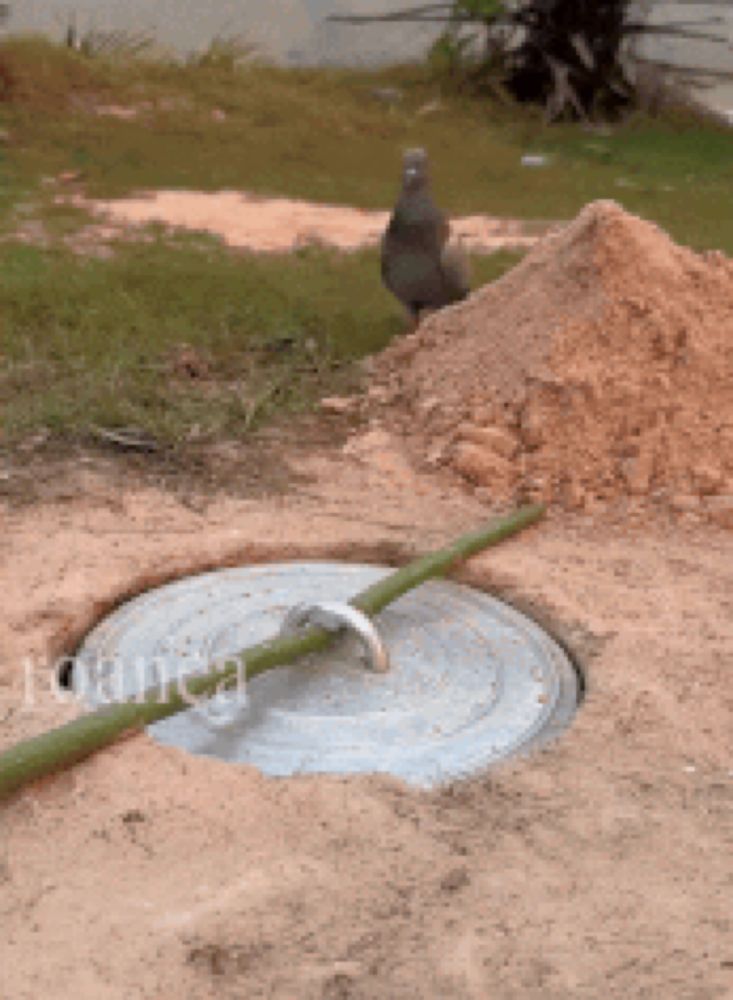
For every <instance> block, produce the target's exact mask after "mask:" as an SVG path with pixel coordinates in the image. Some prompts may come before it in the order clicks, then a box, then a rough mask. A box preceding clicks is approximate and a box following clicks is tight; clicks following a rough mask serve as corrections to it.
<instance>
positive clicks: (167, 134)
mask: <svg viewBox="0 0 733 1000" xmlns="http://www.w3.org/2000/svg"><path fill="white" fill-rule="evenodd" d="M0 58H4V59H5V60H6V62H7V64H8V65H9V67H10V69H11V72H12V74H13V76H14V79H15V89H14V93H13V99H12V101H10V102H9V103H6V104H4V105H0V130H1V129H5V130H7V132H8V135H9V138H8V139H7V141H4V140H2V139H1V138H0V231H2V232H4V234H5V237H6V240H7V237H8V236H10V235H11V234H12V233H13V232H14V231H15V230H16V229H17V228H18V225H19V224H20V223H22V222H24V221H25V222H27V221H34V220H35V221H39V220H40V221H42V222H43V224H44V226H45V227H46V229H47V231H48V232H49V233H50V235H51V239H52V244H53V245H52V246H51V247H50V248H47V249H41V248H38V247H36V248H34V247H30V246H20V245H18V244H17V243H14V242H12V240H11V242H7V241H6V242H5V243H4V244H2V246H1V248H0V256H1V257H2V261H1V262H0V263H1V269H0V293H1V294H2V303H3V306H2V312H1V313H0V320H1V322H2V327H3V333H4V344H3V348H2V353H3V359H2V360H1V361H0V403H2V405H3V410H4V414H5V417H4V431H5V437H6V440H10V441H17V440H20V439H22V438H23V436H24V435H27V434H29V433H31V432H33V431H34V430H37V429H38V428H39V427H45V428H48V429H50V430H52V431H53V432H54V433H55V434H57V435H59V436H72V437H78V436H82V437H83V436H84V435H85V434H87V433H88V429H89V427H90V426H91V425H100V426H104V427H114V426H135V427H139V428H142V429H144V430H145V431H147V432H149V433H152V434H154V435H155V436H156V437H159V438H162V439H165V440H167V441H177V442H180V441H185V440H187V439H190V438H192V437H199V438H200V437H203V438H210V437H216V436H218V435H221V434H237V433H245V432H247V431H248V430H249V429H250V428H251V427H252V426H253V425H255V424H256V423H258V422H261V421H263V420H266V419H268V418H269V417H270V416H271V415H273V414H275V413H280V412H282V411H283V410H289V411H297V410H298V409H302V408H304V407H307V406H309V405H311V403H312V401H313V399H314V398H315V397H316V396H317V395H318V394H319V393H325V392H331V391H333V390H334V387H338V386H340V385H342V384H343V382H344V380H346V381H347V382H348V379H349V377H350V376H349V374H348V373H349V362H350V360H351V359H353V358H356V357H361V356H363V355H364V354H368V353H370V352H372V351H375V350H377V349H379V348H380V347H382V346H383V345H384V344H386V343H387V342H388V341H389V339H390V338H391V337H392V336H394V335H395V334H396V333H397V332H398V331H399V330H401V329H403V320H402V318H401V315H400V312H399V310H398V308H397V306H396V304H395V303H394V302H393V301H392V300H391V299H390V297H389V296H388V295H387V294H386V293H385V291H384V290H383V288H382V287H381V283H380V281H379V273H378V264H377V259H376V252H374V251H372V252H363V253H358V254H354V255H339V254H336V253H329V252H326V251H323V250H315V249H312V250H307V251H303V252H301V253H298V254H295V255H290V256H285V257H271V256H268V257H256V256H252V255H242V254H232V253H229V252H228V251H226V250H225V249H224V248H222V247H221V246H220V245H218V244H217V243H216V242H215V241H213V240H208V239H205V238H202V237H195V238H193V237H192V238H190V239H184V238H181V239H175V240H172V239H170V238H162V237H160V238H158V239H157V240H155V241H154V242H152V243H149V244H148V243H141V244H139V245H134V244H133V245H130V244H125V245H120V246H119V247H118V248H117V249H116V251H115V255H114V256H113V257H112V259H109V260H98V259H81V258H78V257H75V256H73V255H72V254H71V253H69V252H68V251H66V250H64V249H63V248H62V247H61V246H60V243H59V240H58V237H60V236H61V235H63V234H69V233H73V232H74V230H75V229H77V228H78V227H79V226H80V225H82V224H83V223H84V222H85V221H86V219H85V216H84V214H83V213H81V212H79V211H78V210H77V209H73V208H70V207H69V206H68V205H61V204H58V203H57V202H55V201H54V195H55V194H56V193H58V191H59V186H58V185H56V184H54V183H53V182H52V179H53V178H54V177H56V176H57V175H58V174H59V173H61V172H64V171H80V172H81V176H82V184H83V189H84V191H85V193H86V194H88V195H91V196H106V197H109V196H122V195H125V194H127V193H130V192H131V191H134V190H137V189H144V188H157V187H166V188H171V187H174V188H175V187H179V188H194V189H203V190H216V189H221V188H238V189H247V190H250V191H255V192H259V193H263V194H277V195H289V196H296V197H304V198H312V199H315V200H320V201H329V202H335V203H343V204H353V205H357V206H362V207H365V208H370V207H382V208H383V207H386V206H389V205H390V204H391V203H392V202H393V200H394V197H395V193H396V189H397V184H398V165H399V159H400V156H401V152H402V150H403V149H404V148H405V147H406V146H410V145H424V146H426V147H427V148H428V150H429V151H430V154H431V160H432V165H433V174H434V178H435V188H436V194H437V196H438V198H439V200H440V202H441V203H442V204H443V205H444V206H445V208H446V209H447V210H448V211H449V212H450V213H465V212H487V213H491V214H496V215H503V216H516V217H520V218H524V219H562V218H570V217H572V216H573V215H574V214H575V213H576V212H577V211H578V210H579V209H580V208H581V207H582V206H583V205H584V204H586V203H587V202H588V201H590V200H593V199H596V198H615V199H616V200H618V201H620V202H622V203H623V204H624V205H625V206H626V207H627V208H628V209H630V210H631V211H634V212H638V213H640V214H642V215H644V216H646V217H648V218H652V219H655V220H656V221H658V222H659V223H660V224H662V225H663V226H664V227H665V228H667V229H668V230H669V231H670V232H671V233H672V235H673V236H674V237H675V238H676V239H677V240H679V241H680V242H683V243H687V244H690V245H693V246H695V247H699V248H709V247H710V248H712V247H715V248H720V249H723V250H726V251H727V252H728V253H733V213H731V212H727V211H724V210H722V209H721V206H722V207H723V208H724V207H725V206H726V205H730V204H731V203H732V202H733V197H732V196H733V158H731V156H730V147H731V134H730V131H725V130H724V129H722V128H718V127H716V126H714V125H710V124H707V123H702V122H700V121H695V120H694V119H692V118H691V117H689V116H685V115H683V114H679V115H677V116H676V117H668V118H666V119H664V120H658V119H655V120H651V119H646V118H644V117H642V116H637V117H636V118H633V119H631V120H629V121H628V122H626V123H625V124H623V125H620V126H618V127H615V128H614V129H613V130H612V131H611V132H610V133H609V134H602V133H597V132H587V131H583V130H582V129H580V128H578V127H571V126H559V127H554V128H551V129H548V128H545V127H544V126H543V125H542V123H541V120H540V118H539V116H538V115H536V114H533V113H531V112H527V111H524V110H521V111H518V110H517V109H516V108H513V107H512V108H510V107H505V106H500V105H496V104H490V103H488V102H483V103H481V102H476V101H473V102H472V101H469V100H466V99H464V98H461V97H459V96H456V95H452V94H450V93H441V90H440V86H439V84H438V83H437V82H436V81H435V79H433V78H431V76H430V73H429V72H428V71H427V70H425V69H423V68H420V67H405V68H397V69H392V70H389V71H381V72H366V71H341V70H281V69H275V68H272V67H267V66H260V65H255V64H250V65H245V66H243V67H241V66H240V67H237V66H236V65H235V63H234V62H232V61H231V60H227V59H224V60H221V59H212V60H208V61H207V60H203V61H199V63H198V64H196V65H177V64H174V63H172V62H165V61H162V60H158V61H155V60H147V61H146V60H141V59H138V60H124V59H117V60H112V59H92V60H90V59H85V58H83V57H82V56H79V55H77V54H75V53H71V52H68V51H66V50H64V49H62V48H59V47H56V46H53V45H50V44H48V43H46V42H42V41H39V40H37V39H26V40H13V41H9V42H6V43H4V44H3V45H2V46H0ZM384 86H397V87H399V88H400V89H401V91H402V94H403V98H402V100H401V101H400V102H399V103H398V104H396V105H394V106H390V105H387V104H385V103H384V102H383V101H380V100H379V99H377V98H376V97H375V96H374V93H373V91H374V88H377V87H384ZM109 104H117V105H125V106H135V107H137V108H138V109H139V117H138V118H137V119H135V120H133V121H121V120H118V119H115V118H112V117H104V116H100V115H99V114H97V113H95V109H96V108H97V107H99V106H100V105H109ZM214 111H223V112H224V113H225V116H226V117H225V119H224V120H223V121H217V120H215V118H214V116H213V115H212V112H214ZM537 152H542V153H546V154H547V155H548V156H549V165H548V166H547V167H545V168H541V169H530V168H524V167H522V166H521V164H520V160H521V157H522V155H523V154H524V153H537ZM50 179H51V182H49V181H50ZM516 259H517V257H516V255H507V254H499V255H495V256H494V257H491V258H484V259H481V260H477V262H476V283H480V282H482V281H486V280H489V279H490V278H492V277H496V276H498V275H499V274H500V273H502V272H503V271H504V270H505V269H506V268H507V267H508V266H510V265H511V263H513V261H515V260H516ZM181 344H190V345H192V346H193V347H194V348H195V349H196V350H197V351H199V352H200V353H201V355H202V356H204V357H205V358H206V359H207V364H208V366H209V374H208V375H207V376H206V377H205V378H198V379H191V378H188V379H187V378H186V377H179V376H175V375H173V374H171V372H172V368H171V359H172V358H173V357H174V356H175V354H176V351H177V350H178V349H179V347H180V345H181Z"/></svg>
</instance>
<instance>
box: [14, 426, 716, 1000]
mask: <svg viewBox="0 0 733 1000" xmlns="http://www.w3.org/2000/svg"><path fill="white" fill-rule="evenodd" d="M373 440H374V439H373V438H372V441H373ZM302 466H303V467H302V468H301V470H300V471H301V472H302V473H307V474H308V475H309V476H310V477H311V483H310V485H309V486H308V488H307V491H306V490H305V489H301V490H296V491H294V492H292V493H290V494H286V495H283V496H281V497H278V498H270V499H267V500H263V499H250V500H247V499H236V500H233V499H228V500H226V499H222V500H218V501H216V502H213V503H212V504H211V506H209V508H208V509H207V510H205V511H202V512H199V513H196V512H194V511H193V510H191V509H189V508H186V507H184V506H182V505H180V504H179V503H178V502H177V501H176V500H175V499H174V498H172V497H171V496H169V495H163V494H160V493H155V492H152V491H150V490H147V491H145V490H141V489H140V488H138V487H136V486H135V485H134V483H131V484H130V485H129V487H128V489H127V490H126V491H124V490H123V491H120V490H119V489H117V488H116V487H112V486H111V485H110V484H109V483H107V482H106V481H105V480H104V479H92V478H90V476H89V474H86V476H85V477H83V478H82V477H81V475H80V477H79V478H78V480H77V483H78V490H77V494H76V495H73V494H72V495H71V496H69V498H68V499H67V500H66V501H63V502H62V501H57V502H54V503H47V504H44V505H39V506H35V507H31V508H25V509H19V508H16V509H14V510H10V509H8V510H6V512H5V513H4V515H3V525H2V530H3V534H4V536H5V539H6V544H5V546H4V551H3V555H2V559H3V583H4V587H3V591H4V593H3V598H4V601H3V603H4V606H3V614H2V617H1V619H0V649H2V661H1V663H0V719H1V720H2V728H1V729H0V743H2V745H7V744H9V743H11V742H12V741H13V740H15V739H17V738H19V737H21V736H24V735H30V734H31V733H35V732H38V731H41V730H44V729H46V728H47V727H49V726H50V725H52V724H53V723H54V722H55V721H59V720H61V719H62V718H66V717H68V716H69V715H70V714H71V713H73V711H74V709H73V708H70V707H62V706H59V705H58V704H56V703H55V702H54V701H53V700H52V699H51V698H50V696H49V695H48V693H47V692H46V691H45V686H46V685H45V683H44V682H43V678H44V674H43V671H40V673H39V674H38V675H37V677H36V679H37V681H38V684H37V689H36V695H37V703H36V707H35V709H34V710H32V711H31V710H29V709H22V708H21V707H20V700H21V687H22V684H21V681H22V676H23V672H22V661H23V660H24V658H26V657H35V658H36V662H38V663H40V662H42V660H43V658H44V657H46V658H47V657H48V655H49V653H51V654H53V653H57V652H58V651H59V650H60V649H63V648H65V647H68V645H69V644H70V643H71V642H72V641H73V639H74V638H75V637H76V636H78V635H79V634H81V633H82V632H83V631H84V630H85V629H86V628H88V627H89V625H90V624H91V623H92V621H94V620H95V619H96V618H97V617H98V616H99V615H100V614H101V613H102V612H103V611H104V610H105V608H107V607H109V606H110V605H111V604H113V603H114V602H116V601H117V600H119V598H120V596H121V595H123V594H125V593H129V592H130V590H131V589H132V590H135V589H140V588H141V587H144V586H148V585H150V584H151V583H154V582H156V581H159V580H161V579H163V578H165V577H168V576H171V575H178V574H182V573H185V572H190V571H192V570H194V569H197V568H203V567H208V566H211V565H218V564H225V563H232V562H234V563H236V562H246V561H250V560H261V559H281V558H287V557H289V556H293V555H296V554H297V555H299V556H302V555H309V556H323V555H331V556H332V555H337V556H340V557H343V558H347V559H349V558H353V559H360V558H365V557H370V558H379V559H385V560H390V559H403V558H405V557H407V556H408V555H409V554H411V553H413V552H414V551H416V550H417V549H424V548H425V547H426V546H429V545H434V544H436V543H438V542H440V541H442V540H444V539H446V538H448V537H450V536H451V535H452V534H453V533H456V532H459V531H462V530H465V529H466V528H467V527H468V526H470V525H473V524H474V523H476V522H477V521H480V520H481V519H482V517H484V516H485V510H484V508H483V507H482V505H481V503H480V502H479V501H478V499H477V498H476V496H475V495H471V494H469V493H467V492H465V491H461V490H458V489H457V488H455V487H454V486H449V485H448V483H447V481H446V480H442V479H440V478H435V477H428V476H421V477H419V478H418V477H417V475H416V474H415V473H414V472H413V471H412V470H411V467H410V466H409V465H408V463H407V462H406V461H405V458H404V456H403V455H402V453H401V451H400V448H399V447H398V445H397V444H396V443H395V442H390V441H388V440H386V439H384V438H382V439H380V441H379V446H378V447H372V448H370V447H367V446H364V445H363V443H362V446H356V447H354V446H352V447H351V448H347V450H346V451H345V452H340V453H338V454H334V455H331V456H327V455H323V454H322V455H321V456H320V457H318V458H315V457H311V458H308V459H303V462H302ZM365 511H369V512H370V513H369V515H367V516H365V515H364V512H365ZM263 539H266V541H263ZM463 577H464V578H466V579H468V580H470V581H472V582H474V583H476V584H478V585H481V586H485V587H486V588H488V589H490V590H491V591H493V592H496V593H499V594H503V595H505V596H507V597H508V598H511V599H514V600H516V601H517V602H518V603H519V604H520V605H521V606H523V607H527V608H530V609H532V610H533V611H534V612H535V613H536V614H537V615H538V616H539V617H540V619H541V620H543V621H545V622H547V623H549V624H550V625H551V626H552V627H553V628H554V629H555V631H556V633H557V634H558V635H559V636H560V637H561V638H563V639H564V640H565V641H566V642H567V643H568V644H569V645H570V647H571V648H572V649H573V650H574V652H575V653H576V655H577V656H578V657H579V659H580V660H581V662H582V664H583V666H584V668H585V670H586V674H587V681H588V696H587V700H586V702H585V704H584V706H583V708H582V710H581V711H580V713H579V715H578V716H577V719H576V722H575V724H574V725H573V727H572V729H571V730H570V731H569V732H568V733H567V734H566V735H565V736H564V738H563V739H562V740H560V741H558V742H556V743H555V744H554V745H553V746H552V747H550V748H549V749H547V750H546V751H543V752H542V753H539V754H536V755H534V756H532V757H530V758H528V759H526V760H523V761H519V762H516V763H513V764H510V765H506V766H504V767H502V768H500V769H497V770H495V771H493V772H491V773H490V774H482V775H478V776H476V777H475V778H474V779H472V780H470V781H466V782H463V783H460V784H458V785H455V786H453V787H448V788H444V789H442V790H439V791H436V792H432V793H421V792H416V791H413V790H410V789H408V788H406V787H404V786H402V785H401V784H399V783H397V782H395V781H392V780H389V779H386V778H377V777H373V778H354V779H340V778H329V777H321V778H298V779H293V780H268V779H264V778H263V777H261V776H260V775H258V774H257V773H255V772H254V771H252V770H249V769H246V768H237V767H233V766H229V765H224V764H219V763H216V762H213V761H210V760H205V759H199V758H193V757H187V756H186V755H184V754H182V753H179V752H177V751H175V750H171V749H163V748H161V747H158V746H156V745H155V744H153V743H152V741H150V740H149V739H148V738H147V737H146V736H145V735H140V736H137V737H134V738H131V739H128V740H126V741H124V742H122V743H120V744H118V745H117V746H115V747H114V748H112V749H109V750H107V751H105V752H103V753H100V754H98V755H97V756H96V757H95V758H93V759H91V760H90V761H88V762H86V763H84V764H82V765H80V766H78V767H77V768H75V769H74V770H73V771H71V772H69V773H66V774H64V775H61V776H59V777H56V778H53V779H49V780H47V781H45V782H43V783H42V784H40V785H36V786H35V787H33V788H31V789H29V790H28V791H26V792H25V793H24V794H22V795H20V796H18V797H16V798H15V799H13V800H12V801H11V802H9V803H8V804H6V805H5V806H4V807H3V808H2V811H1V812H0V827H1V829H2V835H1V836H0V885H1V891H0V910H1V912H2V926H3V933H2V936H1V939H0V967H1V968H2V970H3V972H2V986H1V987H0V994H1V995H2V996H3V997H7V998H9V1000H10V998H12V1000H24V998H33V1000H37V998H38V997H42V996H52V997H55V998H67V997H68V998H71V997H74V998H77V1000H86V998H89V1000H92V998H93V1000H104V998H115V1000H117V998H123V997H124V998H146V1000H164V998H165V1000H168V998H173V997H187V998H189V997H190V998H196V1000H199V998H201V1000H203V998H209V997H218V998H227V997H232V998H234V997H237V998H241V997H247V998H250V997H252V998H260V997H262V998H265V997H274V998H283V1000H285V998H288V1000H290V998H293V997H298V998H306V1000H308V998H313V1000H315V998H346V997H349V998H374V1000H376V998H380V1000H383V998H386V997H389V998H390V1000H401V998H421V1000H422V998H435V1000H438V998H441V1000H444V998H456V1000H458V998H481V1000H515V998H516V1000H540V998H541V1000H566V998H568V997H578V998H583V1000H591V998H592V1000H595V998H598V1000H606V998H608V997H625V998H633V997H638V998H641V997H644V998H648V997H670V998H675V1000H713V998H721V1000H722V998H724V997H730V996H732V995H733V945H732V944H731V942H732V941H733V938H732V937H731V923H732V921H731V911H730V898H731V875H732V868H731V845H732V841H733V819H732V814H733V810H731V787H732V785H733V740H732V738H731V724H730V719H731V707H733V706H732V703H731V687H730V663H731V656H733V614H732V612H733V596H732V595H733V534H731V533H730V532H725V531H723V530H721V529H719V528H716V527H714V526H702V525H700V524H698V523H696V522H694V521H692V520H689V521H686V520H685V518H684V517H683V518H682V520H678V521H677V522H676V523H675V525H674V530H673V531H672V530H671V527H670V523H669V522H667V521H661V520H660V521H659V522H654V523H646V525H645V526H644V528H643V530H642V529H632V528H631V527H629V526H628V525H627V526H624V524H623V523H620V522H619V523H615V524H614V523H613V522H611V521H609V520H599V519H597V518H594V517H593V516H591V515H588V514H586V515H585V516H583V517H582V518H581V517H579V516H574V515H570V514H561V515H560V514H555V515H553V516H551V517H550V518H549V519H548V520H547V521H546V522H545V523H543V524H542V525H541V526H539V527H537V528H534V529H532V530H530V531H529V532H527V533H526V534H524V535H523V536H521V537H519V538H517V539H515V540H512V541H510V542H508V543H506V544H505V545H504V546H502V547H500V548H498V549H496V550H493V551H492V552H489V553H487V554H484V555H482V556H481V557H479V558H477V559H475V560H474V561H473V562H472V563H471V564H470V566H469V567H467V569H466V570H465V571H464V573H463Z"/></svg>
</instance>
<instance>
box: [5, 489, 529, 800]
mask: <svg viewBox="0 0 733 1000" xmlns="http://www.w3.org/2000/svg"><path fill="white" fill-rule="evenodd" d="M544 512H545V508H544V506H542V505H539V504H531V505H528V506H525V507H521V508H519V509H518V510H517V511H515V512H514V513H512V514H509V515H508V516H506V517H503V518H498V519H496V520H494V521H492V522H490V523H489V524H488V525H485V526H484V527H482V528H479V529H478V530H477V531H473V532H471V533H469V534H466V535H463V536H461V537H460V538H458V539H457V540H456V541H455V542H453V543H452V544H451V545H449V546H447V547H446V548H444V549H440V550H438V551H436V552H433V553H430V554H429V555H426V556H423V557H422V558H419V559H416V560H415V561H414V562H411V563H409V564H408V565H407V566H404V567H403V568H402V569H398V570H396V571H395V572H394V573H391V574H389V575H388V576H386V577H385V578H384V579H383V580H379V581H378V582H377V583H375V584H373V585H372V586H370V587H368V588H367V589H366V590H364V591H362V592H361V593H360V594H357V595H356V596H355V597H354V598H353V599H352V600H351V601H350V603H351V604H352V605H353V606H354V607H355V608H358V609H359V610H360V611H363V612H364V613H365V614H367V615H375V614H377V613H378V612H379V611H381V610H382V608H384V607H386V606H387V605H388V604H390V603H391V602H392V601H394V600H396V599H397V598H398V597H400V596H401V595H402V594H404V593H406V592H407V591H408V590H411V589H412V588H413V587H417V586H418V585H419V584H420V583H423V582H424V581H425V580H428V579H430V578H431V577H435V576H442V575H443V574H445V573H446V572H447V571H448V570H449V569H450V568H451V567H452V566H454V565H455V563H457V562H460V561H462V560H464V559H468V558H469V557H470V556H472V555H474V554H475V553H477V552H480V551H481V550H482V549H485V548H487V547H488V546H490V545H496V544H497V543H498V542H501V541H502V540H503V539H505V538H508V537H509V536H510V535H514V534H516V533H517V532H519V531H522V530H523V529H524V528H526V527H528V526H529V525H531V524H534V522H535V521H538V520H539V519H540V518H541V517H542V515H543V514H544ZM332 639H333V634H332V633H331V632H328V631H326V630H325V629H322V628H315V627H310V628H307V629H305V630H304V631H303V632H302V633H301V634H298V635H294V636H285V637H277V638H274V639H270V640H268V641H266V642H261V643H259V644H257V645H256V646H251V647H250V648H249V649H245V650H243V651H242V652H241V653H239V654H238V655H236V656H232V657H230V658H229V659H228V660H227V662H226V664H225V665H224V666H223V667H221V668H219V669H216V670H210V671H208V672H207V673H205V674H199V675H196V676H191V677H187V678H186V684H185V688H186V690H185V692H184V691H181V689H180V688H181V685H180V683H179V682H178V681H174V682H172V683H171V684H170V685H169V686H168V687H167V688H166V689H165V690H164V691H163V692H162V694H161V691H160V690H159V689H158V688H156V689H151V690H150V691H148V692H144V693H143V694H142V695H140V696H138V699H137V700H135V701H126V702H121V703H115V704H111V705H105V706H103V707H102V708H98V709H96V710H95V711H93V712H89V713H88V714H86V715H82V716H80V717H79V718H78V719H74V720H73V721H72V722H68V723H66V724H65V725H63V726H59V727H57V728H56V729H52V730H49V731H48V732H46V733H42V734H41V735H39V736H35V737H32V738H31V739H28V740H24V741H23V742H21V743H17V744H16V745H15V746H12V747H10V749H9V750H6V751H5V752H4V753H2V754H0V799H2V798H4V797H7V796H8V795H11V794H12V793H13V792H15V791H17V790H18V789H20V788H22V787H23V786H24V785H26V784H28V782H30V781H33V780H35V779H37V778H41V777H43V776H45V775H48V774H51V773H53V772H54V771H59V770H61V769H63V768H65V767H68V766H70V765H71V764H74V763H76V762H77V761H80V760H83V759H84V758H85V757H88V756H90V755H91V754H92V753H94V752H95V751H97V750H99V749H101V748H102V747H104V746H107V745H108V744H110V743H112V742H114V741H115V740H116V739H118V738H119V737H121V736H123V735H126V734H130V733H132V732H134V731H136V730H139V729H142V728H143V727H144V726H147V725H150V724H151V723H153V722H158V721H160V720H161V719H165V718H167V717H168V716H171V715H175V714H176V713H177V712H181V711H184V710H185V709H187V708H190V707H191V696H193V697H199V698H200V697H205V696H207V695H211V694H214V693H215V692H217V691H220V690H221V689H222V688H225V687H227V686H228V685H232V684H234V683H235V682H236V681H237V680H238V679H241V676H242V664H244V667H245V670H244V676H245V678H246V680H251V679H252V678H253V677H256V676H258V675H259V674H262V673H264V672H265V671H266V670H271V669H272V668H273V667H278V666H283V665H284V664H287V663H292V662H293V660H295V659H297V658H298V657H300V656H305V655H306V654H308V653H314V652H318V651H319V650H322V649H325V648H326V647H327V646H328V644H329V643H330V642H331V640H332ZM153 699H155V700H153Z"/></svg>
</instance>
